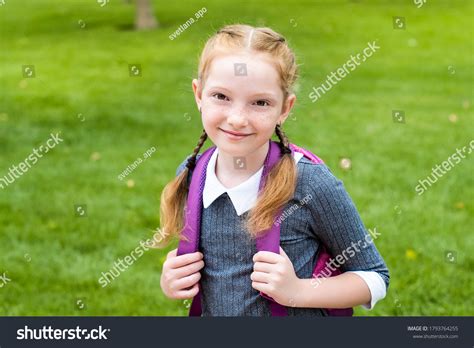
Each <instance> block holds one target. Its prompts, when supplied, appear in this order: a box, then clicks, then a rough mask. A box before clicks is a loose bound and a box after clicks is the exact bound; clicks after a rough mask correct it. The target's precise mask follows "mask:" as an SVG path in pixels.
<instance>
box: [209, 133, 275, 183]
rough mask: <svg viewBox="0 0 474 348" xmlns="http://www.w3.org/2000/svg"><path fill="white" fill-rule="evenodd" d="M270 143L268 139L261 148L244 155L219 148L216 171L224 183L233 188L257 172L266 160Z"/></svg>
mask: <svg viewBox="0 0 474 348" xmlns="http://www.w3.org/2000/svg"><path fill="white" fill-rule="evenodd" d="M269 145H270V144H269V142H268V141H267V142H265V143H264V144H263V145H262V146H261V147H260V148H258V149H256V150H255V151H252V152H251V153H249V154H246V155H243V156H234V155H231V154H229V153H226V152H224V151H221V150H220V149H219V152H218V153H217V161H216V168H215V173H216V176H217V178H218V179H219V181H220V182H221V183H222V185H224V186H225V187H227V188H232V187H234V186H237V185H238V184H240V183H242V182H243V181H245V180H246V179H248V178H249V177H251V176H252V175H253V174H255V173H256V172H257V171H258V170H259V169H260V168H261V167H262V166H263V164H264V162H265V158H266V157H267V153H268V151H269V150H270V146H269Z"/></svg>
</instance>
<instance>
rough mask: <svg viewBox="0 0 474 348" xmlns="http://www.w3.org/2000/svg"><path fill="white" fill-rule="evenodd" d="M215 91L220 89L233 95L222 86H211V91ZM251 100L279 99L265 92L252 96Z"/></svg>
mask: <svg viewBox="0 0 474 348" xmlns="http://www.w3.org/2000/svg"><path fill="white" fill-rule="evenodd" d="M214 89H220V90H224V91H227V92H229V93H232V92H231V91H230V90H228V89H227V88H225V87H221V86H210V87H209V90H214ZM250 97H251V98H258V97H260V98H270V99H275V100H276V99H277V97H276V96H275V95H274V94H273V93H268V92H263V93H255V94H253V95H251V96H250Z"/></svg>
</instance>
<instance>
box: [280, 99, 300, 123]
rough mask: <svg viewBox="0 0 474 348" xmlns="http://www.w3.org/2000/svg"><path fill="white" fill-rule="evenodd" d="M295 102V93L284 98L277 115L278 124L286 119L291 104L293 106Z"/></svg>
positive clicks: (291, 107)
mask: <svg viewBox="0 0 474 348" xmlns="http://www.w3.org/2000/svg"><path fill="white" fill-rule="evenodd" d="M295 102H296V95H294V94H290V95H289V96H288V97H287V98H286V100H285V101H284V102H283V106H282V109H281V114H280V117H278V122H279V123H280V124H283V123H284V122H285V121H286V119H287V118H288V115H289V114H290V112H291V110H292V109H293V106H295Z"/></svg>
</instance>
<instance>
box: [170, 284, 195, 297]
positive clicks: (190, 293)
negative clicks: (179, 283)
mask: <svg viewBox="0 0 474 348" xmlns="http://www.w3.org/2000/svg"><path fill="white" fill-rule="evenodd" d="M198 292H199V283H196V284H194V286H193V287H192V288H191V289H189V290H181V291H178V292H177V293H176V296H175V298H176V299H178V300H185V299H187V298H191V297H194V296H196V295H197V293H198Z"/></svg>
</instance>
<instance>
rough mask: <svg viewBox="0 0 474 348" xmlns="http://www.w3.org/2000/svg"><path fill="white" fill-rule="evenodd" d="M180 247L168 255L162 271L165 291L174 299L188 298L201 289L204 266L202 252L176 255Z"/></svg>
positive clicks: (162, 285)
mask: <svg viewBox="0 0 474 348" xmlns="http://www.w3.org/2000/svg"><path fill="white" fill-rule="evenodd" d="M177 252H178V249H174V250H171V251H170V252H169V253H168V255H167V256H166V261H165V262H164V263H163V270H162V272H161V279H160V285H161V289H162V290H163V293H164V294H165V295H166V296H167V297H169V298H172V299H187V298H191V297H194V296H196V294H197V293H198V291H199V279H201V273H200V272H199V270H200V269H202V268H203V267H204V261H203V260H202V258H203V255H202V253H200V252H195V253H191V254H184V255H180V256H176V254H177Z"/></svg>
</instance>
